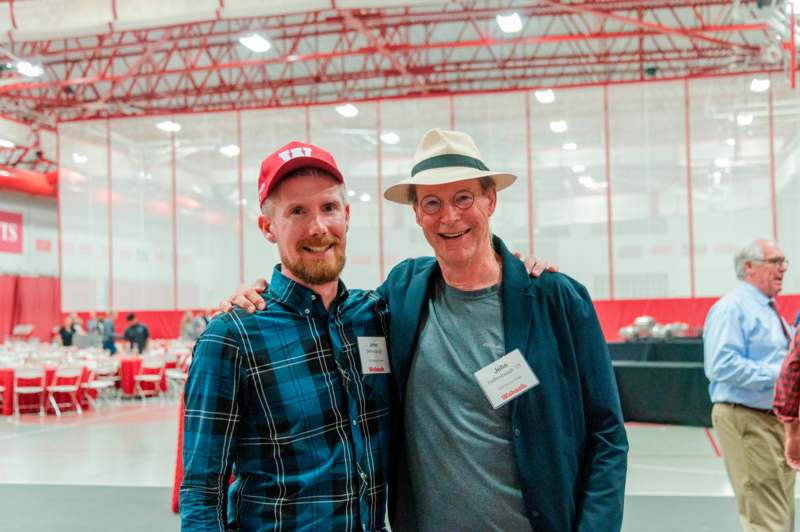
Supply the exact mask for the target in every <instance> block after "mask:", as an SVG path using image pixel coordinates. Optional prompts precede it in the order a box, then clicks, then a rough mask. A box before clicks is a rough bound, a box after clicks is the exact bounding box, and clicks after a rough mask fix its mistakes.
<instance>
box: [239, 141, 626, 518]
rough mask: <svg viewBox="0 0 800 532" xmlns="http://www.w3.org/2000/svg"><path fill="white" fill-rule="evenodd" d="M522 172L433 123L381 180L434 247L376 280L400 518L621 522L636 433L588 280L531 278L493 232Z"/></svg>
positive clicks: (243, 298)
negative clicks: (396, 173) (386, 321)
mask: <svg viewBox="0 0 800 532" xmlns="http://www.w3.org/2000/svg"><path fill="white" fill-rule="evenodd" d="M515 179H516V177H515V176H513V175H511V174H508V173H503V172H494V171H491V170H489V168H488V167H487V166H486V165H485V164H484V163H483V162H482V160H481V156H480V152H479V151H478V149H477V147H476V146H475V144H474V142H473V141H472V139H471V138H470V137H469V136H468V135H466V134H465V133H460V132H456V131H443V130H440V129H433V130H431V131H428V132H427V133H425V135H424V136H423V138H422V141H421V142H420V145H419V147H418V149H417V152H416V155H415V157H414V166H413V169H412V171H411V177H409V178H408V179H406V180H404V181H402V182H400V183H398V184H395V185H392V186H390V187H389V188H388V189H387V190H386V191H385V193H384V197H385V198H386V199H387V200H389V201H393V202H397V203H403V204H408V205H411V206H412V208H413V211H414V215H415V217H416V221H417V224H418V225H419V226H420V227H421V228H422V231H423V233H424V235H425V238H426V240H427V241H428V243H429V244H430V245H431V247H432V248H433V251H434V254H435V258H433V257H423V258H416V259H408V260H406V261H403V262H401V263H400V264H398V265H397V266H396V267H395V268H394V269H392V271H391V272H390V273H389V276H388V278H387V280H386V282H384V283H383V284H382V285H381V286H380V287H379V288H378V290H377V292H378V293H379V294H380V295H381V296H382V297H383V298H384V299H386V301H387V302H388V304H389V310H390V315H391V325H390V335H389V338H390V339H389V351H390V361H391V371H392V377H393V383H394V388H395V389H394V391H393V405H392V407H393V411H394V416H393V417H394V426H395V433H394V436H393V437H392V438H391V441H392V443H393V445H394V447H393V449H392V455H391V456H392V463H393V464H395V467H394V471H393V473H394V479H393V480H392V481H391V484H390V488H389V493H390V499H391V503H390V515H391V523H392V527H393V529H394V530H423V531H433V530H476V531H477V530H480V531H483V530H497V531H504V532H505V531H518V530H519V531H522V530H525V531H528V530H535V531H537V532H541V531H552V532H561V531H567V530H579V531H586V532H603V531H609V532H611V531H618V530H619V529H620V527H621V523H622V509H623V499H624V487H625V475H626V468H627V460H626V457H627V448H628V444H627V437H626V434H625V429H624V426H623V421H622V414H621V409H620V405H619V397H618V394H617V389H616V385H615V382H614V376H613V371H612V367H611V362H610V359H609V356H608V352H607V348H606V343H605V340H604V338H603V335H602V332H601V330H600V326H599V323H598V321H597V317H596V315H595V312H594V308H593V306H592V302H591V299H590V298H589V295H588V293H587V291H586V289H585V288H584V287H583V286H582V285H580V284H579V283H578V282H576V281H574V280H573V279H571V278H569V277H567V276H565V275H561V274H548V275H544V276H541V277H530V276H529V275H528V273H527V271H526V270H525V267H524V266H523V264H522V263H521V262H520V261H519V260H517V259H516V258H514V256H513V255H512V254H511V253H510V252H509V251H508V249H507V248H506V246H505V244H504V243H503V242H502V240H500V239H499V238H498V237H496V236H493V235H492V233H491V231H490V227H489V220H490V218H491V216H492V215H493V214H494V211H495V209H496V208H497V192H498V191H500V190H502V189H504V188H506V187H508V186H510V185H511V184H513V182H514V181H515ZM254 296H255V294H254V293H253V292H252V291H250V292H247V293H246V291H243V290H241V289H240V291H239V293H238V294H237V296H234V298H232V300H233V302H235V303H237V304H241V305H243V306H250V305H251V304H252V302H255V303H259V304H260V299H259V298H257V297H254ZM248 298H249V300H248Z"/></svg>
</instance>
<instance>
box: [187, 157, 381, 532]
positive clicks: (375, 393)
mask: <svg viewBox="0 0 800 532" xmlns="http://www.w3.org/2000/svg"><path fill="white" fill-rule="evenodd" d="M343 182H344V179H343V177H342V174H341V172H340V171H339V169H338V168H337V166H336V162H335V161H334V159H333V157H332V156H331V155H330V154H329V153H328V152H326V151H325V150H323V149H321V148H319V147H317V146H313V145H311V144H306V143H300V142H292V143H289V144H287V145H286V146H284V147H283V148H281V149H279V150H278V151H276V152H275V153H273V154H272V155H270V156H269V157H267V158H266V159H265V160H264V162H263V164H262V166H261V173H260V176H259V181H258V191H259V202H260V204H261V208H262V215H261V216H260V217H259V222H258V223H259V227H260V228H261V231H262V233H263V234H264V236H265V237H266V238H267V240H269V241H270V242H272V243H274V244H276V245H277V246H278V251H279V254H280V259H281V261H280V264H279V265H277V266H276V267H275V269H274V271H273V274H272V280H271V284H270V287H269V291H268V292H267V293H266V294H265V298H266V300H267V302H268V306H267V308H266V310H263V311H260V312H256V313H254V314H248V313H247V312H245V311H242V310H236V311H234V312H229V313H226V314H224V315H221V316H218V317H217V318H216V319H214V320H212V321H211V323H210V324H209V326H208V328H207V329H206V331H205V332H204V334H203V335H202V336H201V337H200V338H199V339H198V341H197V344H196V345H195V348H194V356H193V362H192V365H191V368H190V370H189V377H188V379H187V382H186V388H185V397H184V400H185V417H184V446H183V463H184V478H183V484H182V486H181V505H180V508H181V526H182V530H184V531H200V530H202V531H208V530H247V531H255V530H259V531H261V530H263V531H271V530H317V531H336V532H339V531H356V530H358V531H380V530H384V529H385V524H384V516H385V512H386V479H387V471H388V464H389V462H388V452H387V450H388V447H389V441H388V437H389V380H388V379H389V378H390V375H389V363H388V352H387V345H386V336H387V333H388V325H389V324H388V316H387V307H386V304H385V302H384V301H383V300H382V299H381V298H379V297H377V296H376V295H375V294H374V293H372V292H366V291H360V290H348V289H346V288H345V286H344V284H343V283H342V282H341V281H340V280H339V273H340V272H341V270H342V268H343V267H344V261H345V256H344V252H345V242H346V235H347V227H348V223H349V219H350V207H349V205H348V204H347V203H346V201H345V194H344V186H343ZM231 474H233V475H234V476H235V480H234V481H233V483H232V484H231V485H230V487H229V486H228V483H229V479H230V476H231Z"/></svg>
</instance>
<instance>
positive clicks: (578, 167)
mask: <svg viewBox="0 0 800 532" xmlns="http://www.w3.org/2000/svg"><path fill="white" fill-rule="evenodd" d="M584 170H586V167H585V166H584V165H582V164H576V165H575V166H573V167H572V171H573V172H575V173H576V174H579V173H581V172H583V171H584Z"/></svg>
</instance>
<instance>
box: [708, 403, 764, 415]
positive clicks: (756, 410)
mask: <svg viewBox="0 0 800 532" xmlns="http://www.w3.org/2000/svg"><path fill="white" fill-rule="evenodd" d="M719 404H721V405H728V406H736V407H739V408H744V409H745V410H751V411H753V412H758V413H759V414H766V415H768V416H775V412H774V411H773V410H772V409H766V408H753V407H752V406H747V405H743V404H741V403H726V402H724V401H723V402H720V403H719ZM776 417H777V416H776Z"/></svg>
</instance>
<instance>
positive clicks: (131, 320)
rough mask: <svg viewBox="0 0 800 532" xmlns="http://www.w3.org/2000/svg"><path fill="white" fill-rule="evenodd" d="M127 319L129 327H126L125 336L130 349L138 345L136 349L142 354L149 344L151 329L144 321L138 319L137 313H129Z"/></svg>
mask: <svg viewBox="0 0 800 532" xmlns="http://www.w3.org/2000/svg"><path fill="white" fill-rule="evenodd" d="M126 321H127V322H128V327H127V328H126V329H125V335H124V338H125V341H126V342H128V349H129V350H130V351H133V347H134V346H136V350H137V351H138V352H139V354H142V353H143V352H144V348H145V347H146V346H147V339H148V338H149V337H150V331H149V330H148V329H147V326H146V325H145V324H144V323H140V322H139V321H137V320H136V314H134V313H132V312H131V313H130V314H128V317H127V318H126Z"/></svg>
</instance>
